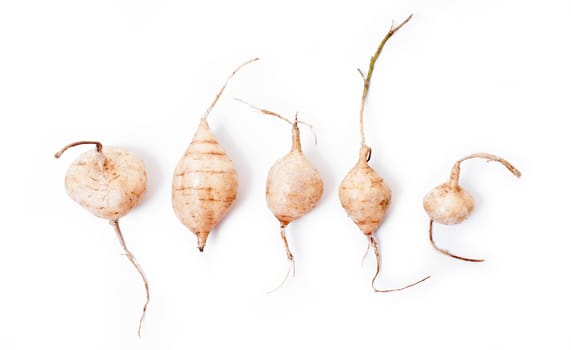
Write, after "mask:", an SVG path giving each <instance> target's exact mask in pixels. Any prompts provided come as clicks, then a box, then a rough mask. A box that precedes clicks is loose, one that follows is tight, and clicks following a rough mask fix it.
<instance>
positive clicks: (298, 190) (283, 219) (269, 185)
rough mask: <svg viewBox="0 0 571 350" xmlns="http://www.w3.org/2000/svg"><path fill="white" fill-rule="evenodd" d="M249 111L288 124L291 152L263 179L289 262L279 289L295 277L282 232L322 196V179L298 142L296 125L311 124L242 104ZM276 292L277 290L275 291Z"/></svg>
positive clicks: (292, 257) (293, 262)
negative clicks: (291, 275)
mask: <svg viewBox="0 0 571 350" xmlns="http://www.w3.org/2000/svg"><path fill="white" fill-rule="evenodd" d="M239 101H241V102H243V103H246V104H247V105H248V106H250V107H251V108H253V109H255V110H257V111H259V112H261V113H264V114H267V115H271V116H274V117H277V118H279V119H281V120H283V121H285V122H287V123H289V124H290V125H291V127H292V128H291V149H290V151H289V152H288V153H287V154H286V155H285V156H283V157H281V158H280V159H278V160H277V161H276V162H275V163H274V165H272V167H271V169H270V171H269V172H268V177H267V180H266V203H267V205H268V208H270V210H271V212H272V213H273V214H274V216H275V217H276V219H277V220H278V221H279V224H280V234H281V237H282V240H283V242H284V247H285V250H286V254H287V258H288V260H289V261H290V269H289V270H288V272H287V274H286V276H285V278H284V280H283V281H282V283H281V284H280V285H279V286H278V288H279V287H281V286H282V285H283V283H284V282H285V281H286V279H287V277H288V275H289V273H290V271H291V270H293V272H294V274H295V258H294V256H293V254H292V252H291V250H290V248H289V244H288V241H287V237H286V232H285V229H286V227H287V226H288V225H289V224H290V223H291V222H293V221H295V220H297V219H299V218H301V217H302V216H304V215H305V214H307V213H309V212H310V211H311V210H312V209H313V208H315V206H316V205H317V203H318V202H319V200H320V199H321V196H322V195H323V180H322V179H321V175H320V174H319V171H318V170H317V168H315V166H314V165H313V164H312V163H311V162H310V161H309V159H307V157H306V156H305V154H303V151H302V149H301V140H300V135H299V127H298V124H305V125H307V126H309V127H310V128H312V126H311V125H309V124H307V123H305V122H303V121H300V120H298V118H297V114H296V115H295V118H294V120H293V122H292V121H291V120H289V119H287V118H285V117H282V116H281V115H279V114H277V113H275V112H272V111H269V110H266V109H261V108H258V107H255V106H254V105H251V104H249V103H247V102H245V101H242V100H239ZM276 289H277V288H276Z"/></svg>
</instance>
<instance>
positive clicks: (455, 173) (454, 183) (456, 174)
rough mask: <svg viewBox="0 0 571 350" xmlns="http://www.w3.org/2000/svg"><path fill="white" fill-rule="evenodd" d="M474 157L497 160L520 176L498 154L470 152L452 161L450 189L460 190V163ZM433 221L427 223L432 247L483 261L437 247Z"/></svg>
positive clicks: (445, 252)
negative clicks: (433, 232) (454, 161)
mask: <svg viewBox="0 0 571 350" xmlns="http://www.w3.org/2000/svg"><path fill="white" fill-rule="evenodd" d="M474 158H481V159H485V160H487V161H493V162H498V163H500V164H502V165H503V166H505V167H506V168H507V169H508V170H509V171H510V172H511V173H512V174H514V176H516V177H520V176H521V172H520V171H519V170H517V169H516V168H515V167H514V166H513V165H512V164H510V163H509V162H508V161H506V160H505V159H503V158H500V157H498V156H495V155H493V154H489V153H474V154H470V155H468V156H465V157H463V158H461V159H459V160H458V161H456V163H454V166H452V170H451V171H450V180H449V181H448V183H447V187H448V188H449V189H450V191H459V190H460V187H459V186H458V180H459V179H460V163H462V162H463V161H465V160H468V159H474ZM433 223H434V219H432V218H431V219H430V222H429V225H428V236H429V239H430V243H431V244H432V246H433V247H434V249H436V250H437V251H439V252H441V253H442V254H444V255H448V256H449V257H451V258H454V259H458V260H462V261H468V262H483V261H485V260H484V259H473V258H466V257H463V256H460V255H456V254H453V253H451V252H450V251H448V250H446V249H443V248H440V247H438V246H437V245H436V242H434V237H433V234H432V226H433Z"/></svg>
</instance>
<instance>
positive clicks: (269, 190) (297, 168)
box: [266, 124, 323, 227]
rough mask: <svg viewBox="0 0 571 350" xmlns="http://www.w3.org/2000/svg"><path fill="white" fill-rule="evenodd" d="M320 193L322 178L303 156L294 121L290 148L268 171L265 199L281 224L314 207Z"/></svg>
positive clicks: (321, 190)
mask: <svg viewBox="0 0 571 350" xmlns="http://www.w3.org/2000/svg"><path fill="white" fill-rule="evenodd" d="M322 194H323V180H322V179H321V176H320V175H319V172H318V171H317V169H316V168H315V167H314V166H313V164H311V163H310V162H309V160H308V159H307V158H306V157H305V155H303V152H302V150H301V144H300V140H299V129H298V127H297V124H295V125H294V126H293V129H292V148H291V150H290V152H289V153H288V154H286V155H285V156H284V157H282V158H281V159H279V160H278V161H277V162H276V163H274V165H273V166H272V168H271V169H270V171H269V173H268V178H267V181H266V202H267V204H268V207H269V208H270V210H271V211H272V213H273V214H274V216H275V217H276V218H277V219H278V220H279V221H280V224H281V225H282V227H285V226H287V225H288V224H289V223H290V222H292V221H294V220H296V219H299V218H300V217H302V216H303V215H305V214H307V213H308V212H309V211H310V210H311V209H313V208H314V207H315V206H316V205H317V203H318V202H319V200H320V199H321V196H322Z"/></svg>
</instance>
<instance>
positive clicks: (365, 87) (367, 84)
mask: <svg viewBox="0 0 571 350" xmlns="http://www.w3.org/2000/svg"><path fill="white" fill-rule="evenodd" d="M411 18H412V15H410V16H408V17H407V18H406V19H405V20H404V21H403V22H402V23H401V24H399V25H398V26H396V27H395V26H394V23H392V24H391V29H390V30H389V32H388V33H387V34H386V35H385V37H384V38H383V40H382V41H381V43H380V44H379V47H377V51H375V54H374V55H373V56H372V57H371V60H370V61H369V71H368V72H367V76H366V77H365V75H364V74H363V72H362V71H361V70H360V69H358V72H359V73H360V74H361V77H362V78H363V96H362V97H361V110H360V112H359V122H360V125H361V144H365V129H364V127H363V112H364V111H365V101H366V100H367V94H368V93H369V87H370V85H371V76H372V75H373V68H374V67H375V62H376V61H377V59H378V58H379V55H380V54H381V51H382V50H383V47H384V46H385V44H386V42H387V41H388V40H389V39H390V37H391V36H393V34H394V33H396V32H397V31H398V30H399V29H401V28H402V26H404V25H405V24H406V23H408V21H410V19H411Z"/></svg>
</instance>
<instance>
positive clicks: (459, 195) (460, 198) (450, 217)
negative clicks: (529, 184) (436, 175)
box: [423, 153, 521, 262]
mask: <svg viewBox="0 0 571 350" xmlns="http://www.w3.org/2000/svg"><path fill="white" fill-rule="evenodd" d="M471 158H483V159H487V160H488V161H495V162H499V163H501V164H502V165H503V166H505V167H506V168H507V169H508V170H509V171H510V172H511V173H512V174H514V175H515V176H517V177H520V176H521V173H520V171H519V170H517V169H516V168H515V167H514V166H513V165H511V164H510V163H508V162H507V161H506V160H504V159H502V158H500V157H497V156H495V155H493V154H489V153H474V154H471V155H469V156H466V157H464V158H462V159H460V160H458V161H457V162H456V163H454V166H453V167H452V171H451V172H450V180H449V181H448V182H445V183H443V184H441V185H438V186H436V187H435V188H434V189H432V191H430V192H429V193H428V194H427V195H426V196H425V197H424V202H423V205H424V210H425V211H426V213H427V214H428V216H429V217H430V223H429V226H428V232H429V238H430V243H431V244H432V246H433V247H434V249H436V250H438V251H439V252H441V253H443V254H446V255H448V256H450V257H453V258H456V259H460V260H464V261H471V262H482V261H484V259H471V258H465V257H462V256H459V255H455V254H452V253H450V252H449V251H448V250H446V249H442V248H439V247H438V246H437V245H436V243H435V242H434V239H433V237H432V224H433V223H434V221H436V222H438V223H439V224H443V225H456V224H459V223H461V222H462V221H464V220H466V219H467V218H468V216H469V215H470V213H471V212H472V210H473V209H474V200H473V199H472V196H471V195H470V193H469V192H468V191H466V190H465V189H463V188H462V187H460V186H459V185H458V180H459V178H460V163H462V162H463V161H465V160H467V159H471Z"/></svg>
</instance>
